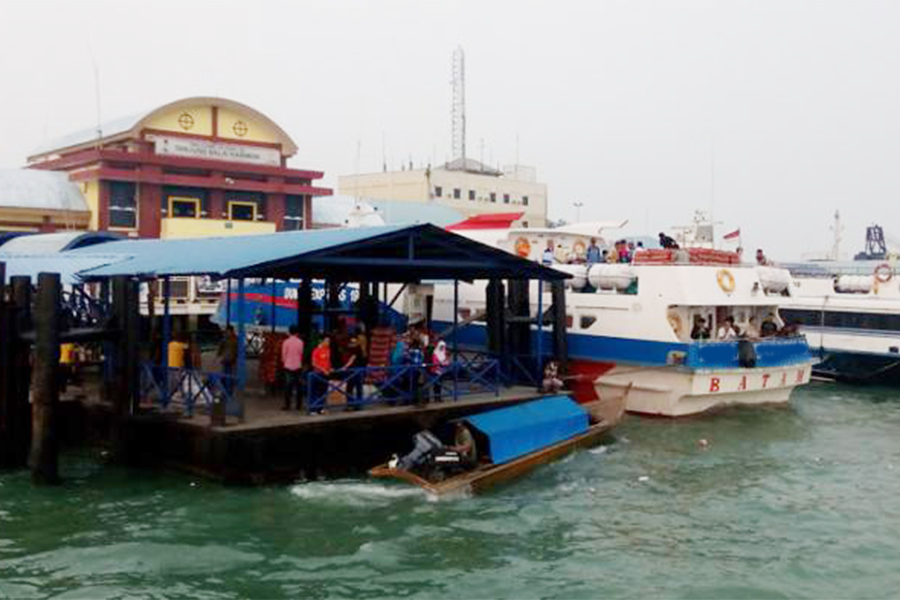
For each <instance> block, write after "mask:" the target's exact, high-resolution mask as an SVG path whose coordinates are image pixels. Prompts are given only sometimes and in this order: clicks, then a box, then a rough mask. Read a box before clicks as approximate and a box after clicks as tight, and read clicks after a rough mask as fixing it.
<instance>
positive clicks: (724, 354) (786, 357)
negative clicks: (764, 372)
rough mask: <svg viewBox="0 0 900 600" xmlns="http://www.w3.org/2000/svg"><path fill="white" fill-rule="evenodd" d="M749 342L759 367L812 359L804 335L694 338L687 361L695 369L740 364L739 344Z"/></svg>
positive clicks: (790, 363)
mask: <svg viewBox="0 0 900 600" xmlns="http://www.w3.org/2000/svg"><path fill="white" fill-rule="evenodd" d="M741 343H748V344H751V345H752V346H753V349H754V351H755V353H756V366H757V367H782V366H787V365H793V364H798V363H802V362H807V361H809V360H811V358H812V357H811V355H810V352H809V346H808V345H807V343H806V338H805V337H803V336H792V337H786V338H766V339H763V340H758V341H750V340H727V341H695V342H693V343H691V345H690V346H689V347H688V352H687V357H686V359H685V361H684V364H685V365H686V366H688V367H691V368H695V369H710V368H732V367H733V368H737V367H740V366H741V364H740V360H739V357H738V346H739V344H741Z"/></svg>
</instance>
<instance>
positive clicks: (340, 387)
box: [305, 355, 501, 413]
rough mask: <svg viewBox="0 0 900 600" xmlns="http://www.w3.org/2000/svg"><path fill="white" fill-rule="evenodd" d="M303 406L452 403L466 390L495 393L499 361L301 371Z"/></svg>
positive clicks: (458, 360)
mask: <svg viewBox="0 0 900 600" xmlns="http://www.w3.org/2000/svg"><path fill="white" fill-rule="evenodd" d="M305 383H306V410H307V412H309V413H315V412H322V411H326V410H328V408H329V407H335V408H337V407H348V408H351V409H363V408H366V407H370V406H374V405H394V406H403V405H415V404H424V403H426V402H443V401H453V400H456V399H457V398H458V397H459V396H465V395H470V394H483V393H493V394H494V395H499V394H500V385H501V377H500V362H499V361H498V360H497V359H493V358H487V357H485V356H483V355H482V356H474V357H469V356H457V357H456V358H455V359H454V360H452V361H451V362H450V364H449V365H447V366H445V367H435V366H433V365H401V366H395V367H359V368H350V369H342V370H339V371H335V372H333V373H331V374H329V375H326V374H324V373H321V372H316V371H310V372H309V373H307V374H306V382H305Z"/></svg>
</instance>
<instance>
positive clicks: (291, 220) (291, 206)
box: [284, 196, 304, 231]
mask: <svg viewBox="0 0 900 600" xmlns="http://www.w3.org/2000/svg"><path fill="white" fill-rule="evenodd" d="M303 206H304V197H303V196H286V197H285V199H284V229H285V230H286V231H295V230H297V229H303Z"/></svg>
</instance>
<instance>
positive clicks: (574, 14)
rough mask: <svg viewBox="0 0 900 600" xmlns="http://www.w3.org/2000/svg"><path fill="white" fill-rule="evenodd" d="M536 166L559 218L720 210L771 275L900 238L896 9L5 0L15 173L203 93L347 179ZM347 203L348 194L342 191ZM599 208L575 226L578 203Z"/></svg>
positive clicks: (5, 78)
mask: <svg viewBox="0 0 900 600" xmlns="http://www.w3.org/2000/svg"><path fill="white" fill-rule="evenodd" d="M457 46H462V48H463V49H464V51H465V57H466V119H467V155H468V156H469V157H471V158H475V159H481V160H483V161H484V162H487V163H489V164H491V165H506V164H512V163H515V162H516V161H517V160H518V162H519V163H521V164H525V165H530V166H534V167H535V168H536V169H537V174H538V179H539V180H540V181H543V182H545V183H546V184H547V186H548V195H549V214H550V217H551V218H554V219H559V218H562V219H566V220H568V221H575V220H576V216H577V217H579V218H580V220H581V221H593V220H620V219H628V220H629V232H630V233H634V234H647V233H649V234H651V235H655V233H657V232H658V231H661V230H667V231H670V228H671V227H672V226H676V225H683V224H687V223H688V222H690V220H691V218H692V216H693V214H694V211H695V210H698V209H700V210H705V211H708V212H711V214H712V215H713V218H714V219H715V221H716V222H719V223H721V224H720V225H719V226H718V233H719V236H720V237H721V235H724V234H725V233H727V232H729V231H733V230H734V229H738V228H740V230H741V243H742V244H743V245H744V247H745V248H746V249H748V251H749V252H752V251H754V250H755V249H756V248H757V247H762V248H764V249H765V251H766V253H767V254H768V255H769V256H770V257H773V258H775V259H780V260H788V259H795V258H800V257H801V256H803V255H804V254H806V253H810V252H818V253H823V252H825V251H827V250H828V249H830V247H831V244H832V241H833V233H832V231H831V229H830V227H831V226H832V223H833V217H834V213H835V211H836V210H838V211H840V214H841V220H842V226H843V243H842V246H841V250H842V254H845V255H847V254H851V253H853V252H856V251H858V250H861V249H862V246H863V242H864V236H865V227H866V226H867V225H870V224H872V223H879V224H881V225H882V226H883V227H884V228H885V231H886V232H887V234H888V235H891V233H892V232H897V233H896V235H897V236H900V201H898V200H900V168H898V166H900V2H895V1H890V2H871V1H865V0H853V1H840V2H833V1H811V0H803V1H792V0H777V1H776V0H760V1H752V2H745V1H738V0H710V1H681V0H666V1H641V0H627V1H624V0H622V1H602V0H596V1H591V2H566V1H563V0H554V1H546V2H544V1H527V0H515V1H508V2H498V1H490V0H478V1H471V2H470V1H466V0H452V1H447V2H444V1H438V0H434V1H428V0H417V1H412V2H407V1H382V0H367V1H361V2H349V1H347V2H345V1H339V0H331V1H327V2H326V1H322V2H300V1H296V2H268V1H262V0H254V1H252V2H250V1H247V2H244V1H235V2H197V1H190V0H180V1H178V2H165V1H154V2H130V1H127V0H118V1H115V2H78V1H69V2H58V3H53V2H41V1H36V0H31V1H28V2H18V1H11V0H0V115H2V118H0V168H16V167H20V166H22V165H24V164H25V162H26V158H27V156H28V155H29V154H30V153H31V152H32V151H33V150H34V149H35V148H37V147H39V146H40V145H41V144H42V143H44V142H46V141H50V140H52V139H54V138H57V137H61V136H63V135H66V134H68V133H71V132H73V131H77V130H80V129H84V128H88V127H92V126H94V125H95V124H96V122H97V115H98V111H99V114H100V118H101V120H111V119H114V118H116V117H121V116H127V115H131V114H135V113H139V112H141V111H147V110H150V109H153V108H155V107H157V106H160V105H162V104H165V103H167V102H170V101H173V100H176V99H179V98H184V97H190V96H202V95H208V96H221V97H226V98H230V99H232V100H236V101H238V102H241V103H244V104H248V105H250V106H252V107H254V108H256V109H257V110H259V111H261V112H263V113H264V114H266V115H268V116H269V117H271V118H272V119H273V120H274V121H275V122H277V123H278V124H280V125H281V126H282V128H283V129H285V130H286V131H287V132H288V134H289V135H290V136H291V137H292V138H293V139H294V141H295V142H296V143H297V144H298V146H299V151H298V153H297V155H296V156H295V157H294V158H293V159H292V160H291V162H290V165H291V166H293V167H297V168H309V169H316V170H322V171H324V172H325V178H324V181H323V183H324V184H325V185H327V186H331V187H335V188H336V186H337V177H338V176H339V175H343V174H350V173H354V172H371V171H380V170H381V168H382V162H383V161H385V160H386V162H387V164H388V167H389V168H400V166H401V164H408V163H409V162H410V161H412V162H413V164H415V165H416V166H423V165H425V164H428V163H432V164H438V163H442V162H444V161H446V160H448V159H449V158H451V156H450V154H451V151H450V150H451V86H450V81H451V59H452V54H453V51H454V49H455V48H456V47H457ZM335 191H336V190H335ZM576 203H581V204H582V205H583V206H582V207H581V208H580V209H576V207H575V204H576Z"/></svg>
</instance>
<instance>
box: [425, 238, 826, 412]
mask: <svg viewBox="0 0 900 600" xmlns="http://www.w3.org/2000/svg"><path fill="white" fill-rule="evenodd" d="M623 225H624V223H595V224H584V225H576V226H572V227H564V228H560V229H491V230H485V229H466V228H460V227H454V228H452V229H454V230H455V231H456V232H457V233H460V234H462V235H467V236H469V237H472V238H474V239H478V240H479V241H482V242H486V243H489V244H494V245H496V246H498V247H500V248H503V249H505V250H507V251H509V252H514V253H516V254H518V255H520V256H523V257H528V258H531V259H534V260H540V259H541V254H542V253H543V251H544V249H545V248H546V247H547V244H548V242H552V244H553V248H554V253H555V255H556V257H557V260H559V261H564V260H569V259H570V258H574V259H575V260H576V261H579V262H580V263H581V264H556V265H554V266H555V267H556V268H559V269H561V270H566V271H568V272H570V273H571V274H573V275H574V277H573V279H571V280H570V281H569V287H570V290H569V292H568V293H567V296H566V297H567V300H566V303H567V306H566V312H567V325H568V337H567V342H568V351H569V371H570V375H574V376H576V379H577V380H578V381H580V382H581V383H580V384H576V385H575V392H576V397H577V398H578V400H580V401H583V402H587V401H591V400H596V399H597V398H598V396H603V395H607V394H616V395H622V394H626V396H627V401H626V407H627V409H628V410H629V411H631V412H636V413H643V414H648V415H663V416H671V417H676V416H684V415H692V414H697V413H702V412H705V411H708V410H710V409H713V408H716V407H721V406H726V405H731V404H762V403H782V402H787V401H788V399H789V397H790V394H791V391H792V390H793V389H794V388H795V387H796V386H798V385H802V384H805V383H807V382H808V381H809V378H810V374H811V365H812V362H813V361H812V357H811V355H810V352H809V348H808V346H807V343H806V340H805V339H804V338H803V337H802V336H797V335H793V336H789V337H766V338H760V339H728V340H721V341H716V340H709V339H692V336H691V334H692V324H693V323H694V319H695V318H696V317H703V318H704V319H705V320H706V323H708V324H711V328H710V330H711V332H712V336H713V337H715V332H717V331H718V329H719V326H720V325H721V324H722V323H723V322H724V320H725V319H726V318H727V317H728V316H733V317H734V319H735V322H736V325H737V327H738V328H739V329H740V330H741V331H746V330H747V328H748V326H749V321H750V319H751V317H755V320H756V323H758V324H760V325H761V324H762V323H763V322H764V321H767V320H768V321H770V322H771V323H772V324H773V325H774V327H775V328H777V329H778V330H781V329H783V327H784V322H783V321H782V319H781V316H780V315H779V306H780V305H781V304H783V303H784V301H785V295H786V294H789V293H790V291H789V283H790V276H789V274H788V272H787V271H785V270H782V269H775V268H768V267H756V266H754V265H746V264H740V263H739V257H738V255H737V254H735V253H732V252H725V251H720V250H713V249H703V248H691V249H687V250H662V249H652V250H651V249H646V250H643V249H640V250H638V251H636V252H635V253H634V258H633V261H632V262H631V263H629V264H621V263H617V264H595V265H591V266H590V267H589V266H588V265H587V264H585V263H584V262H583V261H584V260H585V258H586V249H587V247H588V244H589V242H590V239H591V238H592V237H593V238H596V239H597V242H598V245H599V246H601V247H609V244H607V243H606V242H605V240H604V239H603V236H602V234H603V232H604V231H605V230H610V229H616V228H620V227H621V226H623ZM442 296H444V297H442ZM541 302H542V305H543V306H544V307H547V306H549V305H550V294H549V290H547V289H545V290H544V295H543V297H542V298H541ZM531 304H532V315H533V316H534V317H535V318H536V316H537V312H538V309H537V305H538V300H537V284H532V288H531ZM483 305H484V292H483V286H481V287H477V289H476V286H474V285H473V286H461V287H460V312H461V314H460V317H461V318H462V319H465V318H466V317H468V316H469V315H472V314H476V313H477V311H479V310H481V309H482V308H483ZM452 306H453V304H452V297H450V298H447V297H445V295H444V294H443V293H439V294H437V296H436V297H435V307H434V314H435V320H437V321H439V322H440V321H443V322H444V323H445V324H447V325H449V324H450V323H451V322H452V320H453V319H452ZM770 327H771V326H770ZM458 335H459V339H460V341H461V342H462V343H465V344H472V345H482V344H484V342H485V331H484V327H483V325H479V324H478V323H477V322H474V323H471V324H469V325H467V326H465V327H462V328H460V329H459V331H458ZM544 348H549V342H548V343H546V344H544Z"/></svg>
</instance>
